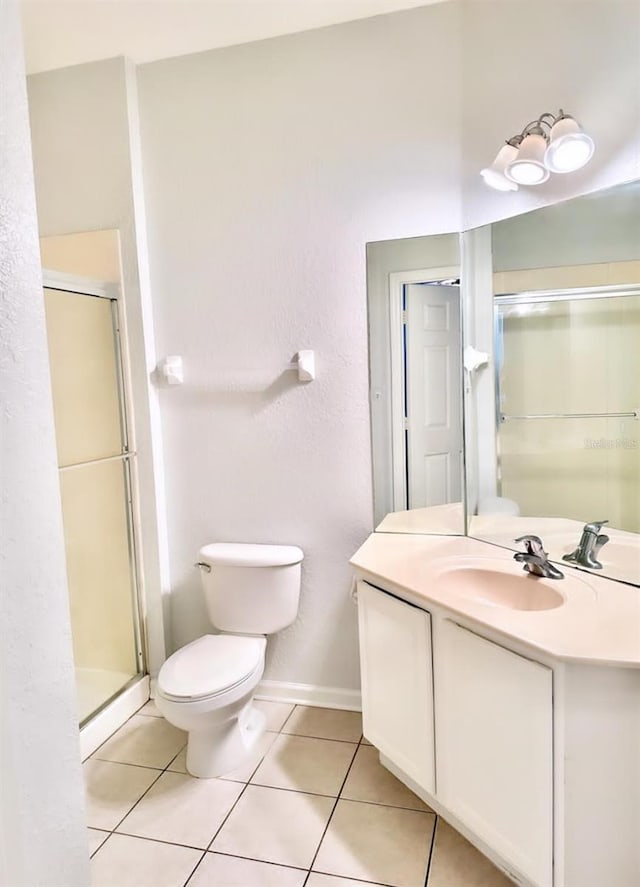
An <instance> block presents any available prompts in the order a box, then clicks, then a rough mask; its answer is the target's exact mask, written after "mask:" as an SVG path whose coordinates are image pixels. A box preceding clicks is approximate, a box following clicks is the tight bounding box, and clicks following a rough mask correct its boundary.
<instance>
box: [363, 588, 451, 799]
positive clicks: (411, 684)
mask: <svg viewBox="0 0 640 887" xmlns="http://www.w3.org/2000/svg"><path fill="white" fill-rule="evenodd" d="M358 622H359V634H360V662H361V672H362V718H363V732H364V735H365V736H366V738H367V739H368V740H369V742H371V743H373V745H375V746H376V748H377V749H378V750H379V751H380V752H381V753H382V754H383V755H386V756H387V757H388V758H389V759H390V760H392V761H393V762H394V763H395V764H397V766H398V767H400V768H401V769H402V771H403V772H404V773H406V774H407V776H409V777H410V778H411V779H414V780H415V781H416V782H417V783H418V785H420V786H422V787H423V788H424V789H425V790H426V791H428V792H431V793H432V792H433V791H434V787H435V780H434V729H433V676H432V657H431V619H430V616H429V614H428V613H427V612H426V611H425V610H422V609H419V608H418V607H412V606H411V605H410V604H407V603H405V602H404V601H401V600H398V599H397V598H395V597H393V596H392V595H390V594H387V593H385V592H382V591H379V590H378V589H377V588H373V586H371V585H369V584H368V583H366V582H358Z"/></svg>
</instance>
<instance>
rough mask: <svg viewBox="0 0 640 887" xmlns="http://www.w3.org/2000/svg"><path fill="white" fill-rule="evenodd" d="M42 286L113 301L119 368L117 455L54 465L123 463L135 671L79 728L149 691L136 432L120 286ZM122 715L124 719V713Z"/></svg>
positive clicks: (59, 281) (78, 281)
mask: <svg viewBox="0 0 640 887" xmlns="http://www.w3.org/2000/svg"><path fill="white" fill-rule="evenodd" d="M42 287H43V290H45V289H47V290H57V291H59V292H65V293H72V294H74V295H79V296H87V297H88V298H99V299H106V300H108V301H109V302H110V303H111V318H112V324H113V342H114V349H115V353H114V358H115V364H116V373H117V386H118V403H119V414H120V424H121V433H122V444H121V453H120V454H119V455H116V456H107V457H104V458H102V459H92V460H90V462H88V463H86V462H85V463H78V464H77V465H72V466H67V467H65V468H62V469H61V468H58V471H64V470H73V469H74V468H77V467H79V466H80V465H87V464H99V463H102V462H120V463H121V464H122V467H123V473H124V479H125V491H126V503H125V507H126V513H127V531H128V532H127V537H128V545H129V559H130V563H131V616H132V619H133V631H134V639H135V660H136V667H137V669H138V670H137V673H136V674H135V675H133V676H132V677H131V679H130V680H129V681H127V683H126V684H125V685H124V686H123V687H122V688H121V689H120V690H118V691H117V692H116V693H115V694H114V695H113V696H110V697H109V698H108V699H107V700H106V701H105V702H104V703H102V704H101V705H100V706H98V708H97V709H95V711H93V712H92V713H91V714H90V715H89V716H88V717H87V718H85V719H84V720H83V721H82V722H80V730H81V732H82V731H83V730H84V729H85V728H86V727H88V726H90V725H91V724H92V722H93V721H94V719H95V718H97V717H98V716H99V715H101V714H103V713H104V712H105V711H106V710H107V709H108V708H109V707H110V706H111V705H112V704H113V703H114V702H117V701H118V700H120V698H121V697H122V696H123V694H125V693H126V692H127V691H128V690H130V689H131V688H132V687H135V686H136V685H138V684H140V683H141V682H145V687H144V688H143V689H144V695H145V696H146V698H147V699H148V698H149V691H148V680H149V679H148V668H147V662H148V656H147V645H146V636H145V623H144V610H143V605H142V588H143V582H142V574H141V558H140V536H141V534H140V512H139V501H138V500H139V495H138V482H137V470H136V469H137V466H136V456H137V450H136V447H135V437H134V434H135V432H134V427H135V426H134V422H133V410H132V400H133V398H132V387H131V376H130V372H129V361H128V355H127V335H126V325H125V320H124V307H123V303H122V292H121V287H120V285H119V284H117V283H113V282H106V281H98V280H93V279H91V278H85V277H78V276H75V275H71V274H64V273H60V272H58V271H49V270H47V269H43V271H42ZM125 719H126V718H125Z"/></svg>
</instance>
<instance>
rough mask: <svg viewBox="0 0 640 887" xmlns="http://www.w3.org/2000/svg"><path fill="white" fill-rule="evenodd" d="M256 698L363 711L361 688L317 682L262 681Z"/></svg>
mask: <svg viewBox="0 0 640 887" xmlns="http://www.w3.org/2000/svg"><path fill="white" fill-rule="evenodd" d="M256 699H267V700H269V701H271V702H292V703H295V704H296V705H316V706H318V707H319V708H342V709H346V710H347V711H362V699H361V694H360V691H359V690H344V689H342V688H341V687H319V686H318V685H317V684H292V683H288V682H287V681H261V682H260V683H259V684H258V690H257V692H256Z"/></svg>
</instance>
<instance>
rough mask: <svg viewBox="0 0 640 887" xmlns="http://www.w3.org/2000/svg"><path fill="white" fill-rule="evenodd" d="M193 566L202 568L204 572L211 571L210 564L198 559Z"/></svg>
mask: <svg viewBox="0 0 640 887" xmlns="http://www.w3.org/2000/svg"><path fill="white" fill-rule="evenodd" d="M193 566H194V567H197V568H198V569H199V570H204V571H205V573H210V572H211V566H210V565H209V564H204V563H203V562H202V561H198V563H197V564H194V565H193Z"/></svg>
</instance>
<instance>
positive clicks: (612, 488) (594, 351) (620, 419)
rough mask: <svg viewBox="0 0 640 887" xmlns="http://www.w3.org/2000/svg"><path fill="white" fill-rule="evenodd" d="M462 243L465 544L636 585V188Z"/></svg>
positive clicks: (639, 510)
mask: <svg viewBox="0 0 640 887" xmlns="http://www.w3.org/2000/svg"><path fill="white" fill-rule="evenodd" d="M464 237H465V239H467V240H468V241H469V242H468V244H467V245H468V248H469V252H470V253H471V254H472V255H473V258H474V262H473V263H472V264H471V267H469V268H468V274H469V275H471V276H475V277H476V278H477V279H476V280H475V286H472V287H471V288H472V289H473V290H474V292H473V295H474V296H475V300H476V304H475V309H476V312H478V309H479V308H480V311H479V315H478V317H477V318H476V321H475V328H472V329H471V330H470V331H469V333H470V335H472V336H474V337H476V336H480V337H482V339H483V341H484V342H485V343H486V342H487V341H488V340H490V346H488V349H487V350H490V353H491V356H492V360H491V366H490V368H489V369H485V370H480V371H479V376H478V378H477V379H476V380H474V381H473V382H472V383H471V386H469V387H468V388H467V391H466V400H467V403H466V414H467V415H468V416H469V420H470V421H469V424H470V429H472V430H473V434H472V435H471V434H470V435H468V436H467V441H466V443H467V450H468V452H467V459H468V463H469V466H470V468H469V471H468V474H467V493H468V499H469V518H468V534H469V535H470V536H473V537H475V538H478V539H482V540H484V541H488V542H493V543H495V544H498V545H502V546H505V547H508V548H512V549H514V550H515V549H518V548H519V547H520V546H518V545H517V544H516V542H515V540H516V538H517V537H518V536H521V535H524V534H525V533H534V534H536V535H538V536H540V537H541V538H542V540H543V542H544V545H545V549H546V550H547V552H548V553H549V557H550V559H552V560H554V561H556V562H558V563H559V564H560V565H561V566H562V568H564V567H577V568H578V569H587V570H591V571H593V572H594V573H599V574H602V575H606V576H609V577H610V578H614V579H620V580H623V581H626V582H631V583H634V584H640V535H638V534H640V184H639V183H637V182H636V183H631V184H627V185H621V186H618V187H615V188H612V189H608V190H606V191H602V192H597V193H595V194H591V195H587V196H584V197H579V198H575V199H574V200H570V201H567V202H566V203H561V204H556V205H554V206H550V207H545V208H543V209H539V210H535V211H534V212H530V213H526V214H524V215H521V216H518V217H516V218H512V219H506V220H504V221H501V222H497V223H494V224H493V225H491V226H487V228H484V229H480V230H478V231H472V232H468V233H466V234H465V235H464ZM489 324H490V325H491V327H492V329H491V330H490V331H488V329H487V327H488V325H489ZM472 341H473V340H472ZM480 374H484V376H485V378H484V379H483V383H484V384H483V386H482V387H481V386H480ZM480 416H482V417H483V418H484V422H483V423H482V425H480V423H479V417H480ZM489 416H490V417H491V421H490V422H489V421H487V417H489Z"/></svg>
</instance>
